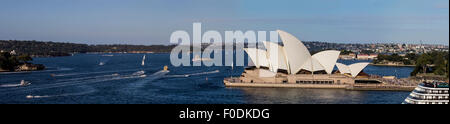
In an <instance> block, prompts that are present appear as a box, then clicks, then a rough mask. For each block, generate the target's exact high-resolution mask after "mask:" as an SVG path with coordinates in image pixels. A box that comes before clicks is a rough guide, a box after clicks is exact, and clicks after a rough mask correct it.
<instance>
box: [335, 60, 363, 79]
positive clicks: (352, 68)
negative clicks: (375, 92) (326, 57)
mask: <svg viewBox="0 0 450 124" xmlns="http://www.w3.org/2000/svg"><path fill="white" fill-rule="evenodd" d="M367 65H369V63H367V62H362V63H355V64H352V65H348V66H347V65H344V64H342V63H336V66H337V67H338V69H339V72H341V73H342V74H344V73H350V74H351V75H352V77H356V76H358V74H359V73H360V72H361V71H362V70H363V69H364V68H366V67H367Z"/></svg>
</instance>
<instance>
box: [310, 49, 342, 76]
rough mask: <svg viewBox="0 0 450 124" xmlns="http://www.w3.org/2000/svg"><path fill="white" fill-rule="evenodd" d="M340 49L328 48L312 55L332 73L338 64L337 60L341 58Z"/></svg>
mask: <svg viewBox="0 0 450 124" xmlns="http://www.w3.org/2000/svg"><path fill="white" fill-rule="evenodd" d="M339 54H341V52H340V51H336V50H327V51H322V52H319V53H316V54H314V55H313V56H312V58H314V59H316V60H317V61H318V62H319V63H320V64H321V65H322V66H323V67H324V69H325V71H326V72H327V73H328V74H331V73H332V71H333V69H334V65H336V61H337V60H338V58H339Z"/></svg>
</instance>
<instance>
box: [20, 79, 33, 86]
mask: <svg viewBox="0 0 450 124" xmlns="http://www.w3.org/2000/svg"><path fill="white" fill-rule="evenodd" d="M28 85H31V83H30V82H28V81H25V80H22V81H20V84H19V86H20V87H24V86H28Z"/></svg>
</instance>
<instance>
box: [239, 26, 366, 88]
mask: <svg viewBox="0 0 450 124" xmlns="http://www.w3.org/2000/svg"><path fill="white" fill-rule="evenodd" d="M277 33H278V34H279V36H280V39H281V41H282V43H283V46H282V45H280V44H278V43H275V42H269V41H266V42H264V46H265V49H259V48H245V49H244V50H245V52H246V53H247V54H248V56H249V58H250V59H251V61H252V63H253V65H254V69H246V70H245V72H244V74H243V76H242V77H243V78H242V80H243V81H244V82H282V83H288V82H290V83H305V82H306V83H341V82H344V83H345V82H347V83H354V78H355V77H357V76H358V74H359V73H360V72H361V71H362V70H363V69H364V68H365V67H366V66H367V65H368V63H356V64H352V65H349V66H347V65H344V64H341V63H336V62H337V60H338V57H339V54H340V51H336V50H326V51H321V52H319V53H316V54H314V55H311V53H310V52H309V50H308V49H307V47H306V46H305V45H304V44H303V43H302V42H301V41H300V40H299V39H297V38H296V37H294V36H293V35H291V34H289V33H287V32H285V31H281V30H277ZM335 66H337V67H338V71H337V72H339V74H336V73H333V69H334V67H335ZM281 72H284V73H281ZM311 75H313V76H311ZM318 80H319V81H318Z"/></svg>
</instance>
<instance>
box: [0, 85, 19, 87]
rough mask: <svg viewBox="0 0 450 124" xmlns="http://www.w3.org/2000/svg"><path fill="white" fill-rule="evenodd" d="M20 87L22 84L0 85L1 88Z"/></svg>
mask: <svg viewBox="0 0 450 124" xmlns="http://www.w3.org/2000/svg"><path fill="white" fill-rule="evenodd" d="M19 86H20V84H3V85H0V87H19Z"/></svg>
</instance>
